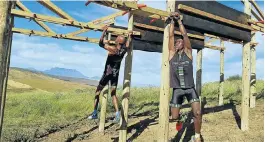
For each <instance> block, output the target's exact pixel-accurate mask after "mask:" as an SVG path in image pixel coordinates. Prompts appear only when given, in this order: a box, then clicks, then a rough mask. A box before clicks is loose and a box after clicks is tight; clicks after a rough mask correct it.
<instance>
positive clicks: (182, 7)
mask: <svg viewBox="0 0 265 142" xmlns="http://www.w3.org/2000/svg"><path fill="white" fill-rule="evenodd" d="M178 9H179V10H182V11H186V12H190V13H193V14H196V15H200V16H203V17H206V18H209V19H213V20H216V21H218V22H222V23H226V24H229V25H233V26H236V27H239V28H243V29H247V30H252V28H251V27H250V26H248V25H244V24H241V23H238V22H235V21H232V20H229V19H226V18H223V17H220V16H217V15H214V14H211V13H208V12H204V11H202V10H198V9H196V8H193V7H190V6H186V5H183V4H179V5H178Z"/></svg>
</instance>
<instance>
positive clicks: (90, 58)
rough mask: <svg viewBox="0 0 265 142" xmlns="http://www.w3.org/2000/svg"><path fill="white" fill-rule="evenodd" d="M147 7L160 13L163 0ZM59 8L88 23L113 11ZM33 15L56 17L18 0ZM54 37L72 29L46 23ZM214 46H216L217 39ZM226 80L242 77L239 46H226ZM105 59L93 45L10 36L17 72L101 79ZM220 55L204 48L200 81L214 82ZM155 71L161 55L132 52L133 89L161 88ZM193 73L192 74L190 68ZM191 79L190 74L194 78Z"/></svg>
mask: <svg viewBox="0 0 265 142" xmlns="http://www.w3.org/2000/svg"><path fill="white" fill-rule="evenodd" d="M139 2H140V3H142V2H144V3H145V4H147V5H148V6H151V7H154V8H158V9H162V10H165V9H166V2H165V1H157V0H156V1H150V0H148V1H147V0H146V1H143V0H140V1H139ZM219 2H220V3H222V4H224V5H227V6H229V7H232V8H234V9H237V10H239V11H243V9H244V7H243V4H242V3H241V2H240V1H233V2H231V1H219ZM54 3H55V4H56V5H57V6H59V7H60V8H61V9H63V10H65V11H67V13H68V14H69V15H70V16H72V17H74V18H75V19H76V20H78V21H83V22H88V21H91V20H94V19H97V18H99V17H102V16H107V15H110V14H112V13H114V12H116V11H117V10H114V9H111V8H107V7H104V6H100V5H96V4H93V3H92V4H90V5H89V6H87V7H86V6H85V5H84V3H85V2H84V1H77V2H70V1H65V2H63V1H55V2H54ZM23 4H24V5H26V6H27V7H28V8H29V9H30V10H31V11H32V12H35V13H40V14H46V15H51V16H56V17H57V15H55V14H53V13H52V12H51V11H49V10H48V9H46V8H44V7H43V6H42V5H40V4H39V3H37V2H34V1H25V2H24V1H23ZM258 4H259V5H260V7H261V8H262V10H263V7H264V2H263V1H258ZM127 18H128V15H125V16H122V17H119V18H117V19H116V23H115V24H116V25H121V26H127ZM47 25H49V26H50V27H51V28H52V29H53V30H54V31H55V32H57V33H68V32H73V31H75V30H78V29H77V28H73V27H68V26H67V27H64V26H61V25H56V24H47ZM15 27H18V28H25V29H34V30H41V31H43V29H42V28H40V27H39V26H38V25H37V24H35V23H34V22H33V21H29V20H28V19H21V18H16V19H15ZM80 35H81V36H88V37H91V38H99V37H100V35H101V33H100V32H93V31H90V32H87V33H84V34H80ZM256 40H257V42H259V45H258V46H257V77H258V78H259V79H263V78H264V50H263V47H264V40H263V35H262V34H261V33H257V36H256ZM214 44H216V45H219V41H217V42H215V43H214ZM225 46H226V49H227V50H226V51H225V68H224V69H225V77H226V78H227V77H229V76H231V75H236V74H239V75H241V74H242V45H239V44H233V43H229V42H225ZM193 56H194V59H196V58H195V57H196V50H194V51H193ZM106 57H107V52H106V51H105V50H103V49H102V48H100V47H99V46H98V45H97V44H92V43H86V42H78V41H71V40H63V39H62V40H59V39H53V38H46V37H37V36H31V37H29V36H25V35H20V34H14V37H13V44H12V55H11V66H12V67H21V68H35V69H37V70H41V71H43V70H47V69H50V68H52V67H62V68H69V69H76V70H78V71H80V72H81V73H83V74H84V75H86V76H88V77H94V76H99V77H100V76H101V75H102V73H103V70H104V65H105V61H106ZM219 66H220V53H219V51H215V50H209V49H205V50H204V51H203V75H202V80H203V83H205V82H210V81H218V80H219V70H220V67H219ZM194 69H196V60H194ZM160 70H161V54H160V53H149V52H143V51H134V53H133V65H132V85H133V86H143V85H152V86H159V85H160ZM194 73H195V70H194ZM123 74H124V60H123V62H122V66H121V71H120V77H119V84H120V85H121V83H122V80H123ZM194 78H195V76H194Z"/></svg>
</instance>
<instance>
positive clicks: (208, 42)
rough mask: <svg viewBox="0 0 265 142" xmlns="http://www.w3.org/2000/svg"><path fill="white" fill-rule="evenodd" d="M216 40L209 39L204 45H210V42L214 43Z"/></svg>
mask: <svg viewBox="0 0 265 142" xmlns="http://www.w3.org/2000/svg"><path fill="white" fill-rule="evenodd" d="M216 40H218V39H217V38H211V39H209V40H208V41H207V42H206V43H205V44H207V45H208V44H211V43H212V42H214V41H216Z"/></svg>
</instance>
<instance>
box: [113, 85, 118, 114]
mask: <svg viewBox="0 0 265 142" xmlns="http://www.w3.org/2000/svg"><path fill="white" fill-rule="evenodd" d="M116 89H117V87H116V86H111V97H112V103H113V106H114V108H115V111H116V112H119V107H118V98H117V96H116Z"/></svg>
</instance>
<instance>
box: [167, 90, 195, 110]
mask: <svg viewBox="0 0 265 142" xmlns="http://www.w3.org/2000/svg"><path fill="white" fill-rule="evenodd" d="M184 97H186V98H187V100H188V102H189V103H190V104H191V103H193V102H199V101H200V98H199V96H198V94H197V92H196V90H195V89H194V88H188V89H182V88H173V94H172V99H171V101H170V106H171V107H181V105H182V103H183V102H184Z"/></svg>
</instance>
